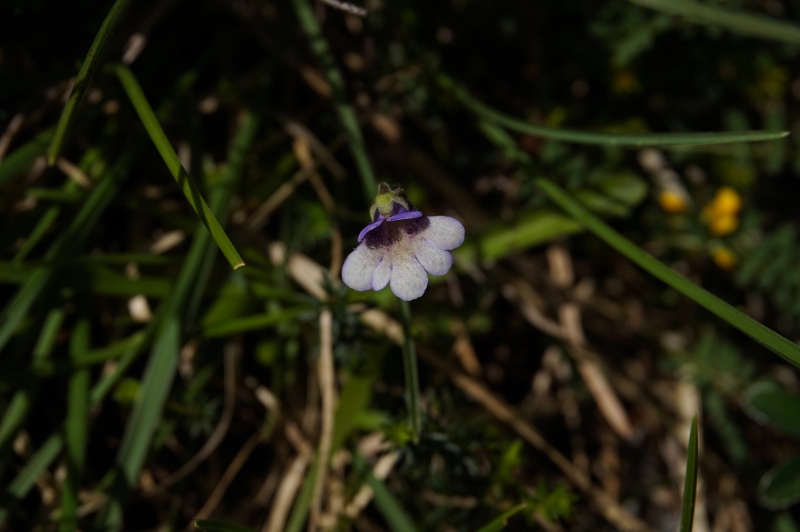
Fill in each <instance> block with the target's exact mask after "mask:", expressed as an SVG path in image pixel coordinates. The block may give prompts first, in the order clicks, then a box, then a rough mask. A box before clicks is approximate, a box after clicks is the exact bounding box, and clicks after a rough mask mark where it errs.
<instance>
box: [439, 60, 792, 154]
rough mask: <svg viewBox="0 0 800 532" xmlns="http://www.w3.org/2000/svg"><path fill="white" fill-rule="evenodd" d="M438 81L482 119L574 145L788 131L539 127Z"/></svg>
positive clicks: (732, 138) (739, 137) (697, 142)
mask: <svg viewBox="0 0 800 532" xmlns="http://www.w3.org/2000/svg"><path fill="white" fill-rule="evenodd" d="M438 81H439V85H440V86H442V88H444V89H446V90H448V91H451V92H452V93H453V95H454V96H455V97H456V98H458V99H459V100H461V103H463V104H464V105H466V106H467V108H469V109H470V110H471V111H472V112H474V113H475V114H476V115H478V116H480V117H481V118H483V119H485V120H488V121H490V122H494V123H496V124H499V125H501V126H504V127H507V128H508V129H512V130H514V131H518V132H520V133H526V134H528V135H536V136H538V137H544V138H548V139H553V140H561V141H565V142H573V143H576V144H597V145H602V146H627V147H634V148H640V147H643V146H707V145H711V144H730V143H734V142H757V141H765V140H778V139H782V138H786V137H788V136H789V132H788V131H721V132H718V133H648V134H641V135H626V134H618V133H600V132H598V133H594V132H589V131H574V130H568V129H559V128H554V127H547V126H539V125H536V124H531V123H530V122H526V121H524V120H519V119H517V118H514V117H511V116H508V115H506V114H504V113H501V112H500V111H496V110H495V109H492V108H491V107H489V106H488V105H485V104H483V103H481V102H479V101H478V100H476V99H475V98H473V97H472V96H471V95H470V94H469V92H467V90H466V89H464V88H463V87H461V86H459V85H458V84H456V82H455V81H453V80H452V79H451V78H449V77H447V76H445V75H440V76H439V78H438Z"/></svg>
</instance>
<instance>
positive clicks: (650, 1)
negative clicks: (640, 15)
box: [628, 0, 800, 44]
mask: <svg viewBox="0 0 800 532" xmlns="http://www.w3.org/2000/svg"><path fill="white" fill-rule="evenodd" d="M628 1H629V2H630V3H632V4H636V5H639V6H642V7H646V8H649V9H653V10H655V11H660V12H662V13H667V14H670V15H678V16H681V17H686V18H687V19H689V20H691V21H696V22H698V23H701V24H708V25H713V26H719V27H721V28H725V29H726V30H732V31H738V32H741V33H744V34H746V35H752V36H753V37H759V38H762V39H767V40H770V41H779V42H785V43H789V44H800V25H797V24H792V23H790V22H784V21H782V20H777V19H774V18H770V17H765V16H763V15H757V14H755V13H746V12H743V11H734V10H732V9H717V8H715V7H711V6H709V5H704V4H701V3H700V2H695V1H693V0H628Z"/></svg>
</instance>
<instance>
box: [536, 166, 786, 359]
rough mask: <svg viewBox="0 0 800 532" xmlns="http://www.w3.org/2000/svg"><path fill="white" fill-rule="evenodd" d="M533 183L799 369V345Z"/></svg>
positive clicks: (555, 189)
mask: <svg viewBox="0 0 800 532" xmlns="http://www.w3.org/2000/svg"><path fill="white" fill-rule="evenodd" d="M534 182H535V183H536V184H537V185H538V186H539V188H540V189H541V190H542V191H543V192H544V193H545V194H547V196H548V197H549V198H550V199H551V200H553V201H554V202H555V203H557V204H558V206H559V207H561V208H562V209H564V210H565V211H566V212H567V213H569V214H570V215H571V216H572V217H573V218H575V219H576V220H577V221H579V222H580V223H581V224H583V225H584V226H585V227H586V228H587V229H588V230H589V231H591V232H592V233H594V234H595V235H597V236H598V237H600V238H601V239H602V240H603V241H605V243H606V244H608V245H610V246H611V247H613V248H614V249H616V250H617V251H619V252H620V253H622V254H623V255H625V256H626V257H628V258H629V259H630V260H632V261H633V262H635V263H636V264H638V265H639V266H641V267H642V268H643V269H644V270H646V271H647V272H648V273H650V274H651V275H653V276H655V277H657V278H659V279H661V280H662V281H664V282H665V283H667V284H668V285H670V286H671V287H672V288H674V289H675V290H677V291H678V292H680V293H682V294H683V295H685V296H687V297H688V298H690V299H692V300H693V301H695V302H696V303H698V304H699V305H701V306H703V307H705V308H706V309H708V310H710V311H711V312H713V313H714V314H716V315H717V316H719V317H720V318H722V319H723V320H725V321H727V322H728V323H730V324H731V325H733V326H734V327H736V328H737V329H739V330H740V331H742V332H743V333H745V334H747V335H748V336H750V337H751V338H753V339H754V340H756V341H757V342H759V343H761V344H763V345H764V346H765V347H767V348H768V349H770V350H771V351H773V352H774V353H776V354H777V355H779V356H781V357H783V358H784V359H785V360H786V361H787V362H790V363H791V364H793V365H795V366H796V367H798V368H800V346H798V345H797V344H795V343H793V342H791V341H789V340H787V339H786V338H784V337H783V336H781V335H780V334H778V333H776V332H775V331H773V330H772V329H770V328H768V327H765V326H764V325H762V324H760V323H758V322H757V321H755V320H754V319H753V318H751V317H749V316H747V315H746V314H743V313H742V312H740V311H738V310H736V309H735V308H734V307H732V306H731V305H729V304H728V303H725V302H724V301H722V300H721V299H720V298H718V297H717V296H715V295H713V294H711V293H710V292H708V291H706V290H704V289H702V288H700V287H699V286H697V285H696V284H694V283H693V282H691V281H690V280H688V279H687V278H685V277H683V276H682V275H680V274H679V273H677V272H675V271H673V270H672V269H670V268H669V267H668V266H666V265H664V264H663V263H661V262H660V261H659V260H657V259H655V258H654V257H652V256H651V255H648V254H647V253H646V252H644V251H642V249H640V248H639V247H638V246H637V245H636V244H634V243H633V242H631V241H630V240H627V239H626V238H625V237H624V236H622V235H620V234H619V233H617V232H616V231H614V230H613V229H611V227H609V226H608V225H606V224H605V223H603V221H602V220H600V219H599V218H598V217H596V216H594V215H593V214H591V213H590V212H589V211H587V210H586V209H584V208H583V207H582V206H581V205H580V204H579V203H578V202H576V201H575V200H574V199H572V198H571V197H570V196H569V194H567V192H566V191H565V190H563V189H562V188H561V187H559V186H558V185H556V184H555V183H553V182H552V181H549V180H547V179H543V178H539V179H535V180H534Z"/></svg>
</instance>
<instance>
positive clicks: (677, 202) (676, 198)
mask: <svg viewBox="0 0 800 532" xmlns="http://www.w3.org/2000/svg"><path fill="white" fill-rule="evenodd" d="M658 204H659V205H661V208H662V209H663V210H664V211H665V212H668V213H670V214H677V213H680V212H686V210H687V207H688V205H687V204H686V199H685V198H684V197H683V196H681V195H680V194H678V193H677V192H673V191H671V190H665V191H663V192H662V193H661V194H659V195H658Z"/></svg>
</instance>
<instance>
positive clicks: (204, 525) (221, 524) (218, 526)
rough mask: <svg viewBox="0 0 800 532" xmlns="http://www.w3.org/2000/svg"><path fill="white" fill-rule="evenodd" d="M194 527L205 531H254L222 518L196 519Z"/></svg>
mask: <svg viewBox="0 0 800 532" xmlns="http://www.w3.org/2000/svg"><path fill="white" fill-rule="evenodd" d="M194 527H195V528H196V529H197V530H202V531H203V532H253V531H252V529H250V528H247V527H246V526H242V525H238V524H236V523H232V522H230V521H223V520H222V519H195V521H194Z"/></svg>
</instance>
